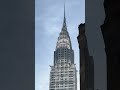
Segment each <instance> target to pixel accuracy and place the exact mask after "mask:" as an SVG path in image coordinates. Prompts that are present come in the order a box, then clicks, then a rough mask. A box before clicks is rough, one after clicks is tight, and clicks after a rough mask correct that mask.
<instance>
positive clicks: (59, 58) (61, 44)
mask: <svg viewBox="0 0 120 90" xmlns="http://www.w3.org/2000/svg"><path fill="white" fill-rule="evenodd" d="M50 67H51V71H50V85H49V90H77V70H76V66H75V64H74V51H73V49H72V45H71V40H70V37H69V33H68V31H67V26H66V17H65V5H64V20H63V26H62V30H61V32H60V34H59V37H58V41H57V45H56V50H55V51H54V65H53V66H50Z"/></svg>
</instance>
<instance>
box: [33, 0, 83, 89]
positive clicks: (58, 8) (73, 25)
mask: <svg viewBox="0 0 120 90" xmlns="http://www.w3.org/2000/svg"><path fill="white" fill-rule="evenodd" d="M63 8H64V0H35V90H49V74H50V66H49V65H53V60H54V58H53V56H54V50H55V47H56V42H57V38H58V36H59V33H60V31H61V28H62V24H63V15H64V14H63V12H64V11H63V10H64V9H63ZM66 22H67V28H68V32H69V35H70V38H71V42H72V48H73V50H74V54H75V58H74V59H75V64H76V68H77V70H78V71H79V48H78V42H77V36H78V25H79V24H80V23H84V22H85V0H66ZM77 77H79V72H77ZM78 90H79V78H78Z"/></svg>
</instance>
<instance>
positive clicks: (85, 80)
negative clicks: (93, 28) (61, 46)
mask: <svg viewBox="0 0 120 90" xmlns="http://www.w3.org/2000/svg"><path fill="white" fill-rule="evenodd" d="M78 29H79V35H78V37H77V39H78V43H79V48H80V90H94V63H93V57H92V56H90V55H89V51H88V45H87V39H86V35H85V24H80V25H79V27H78Z"/></svg>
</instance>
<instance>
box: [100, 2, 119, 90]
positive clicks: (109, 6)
mask: <svg viewBox="0 0 120 90" xmlns="http://www.w3.org/2000/svg"><path fill="white" fill-rule="evenodd" d="M104 8H105V15H106V17H105V21H104V24H103V25H102V26H101V31H102V34H103V38H104V42H105V51H106V55H107V90H120V39H119V38H120V3H119V0H115V1H113V0H104Z"/></svg>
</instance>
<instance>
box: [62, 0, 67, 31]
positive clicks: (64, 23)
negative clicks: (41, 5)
mask: <svg viewBox="0 0 120 90" xmlns="http://www.w3.org/2000/svg"><path fill="white" fill-rule="evenodd" d="M62 30H67V26H66V17H65V0H64V20H63V29H62Z"/></svg>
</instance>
